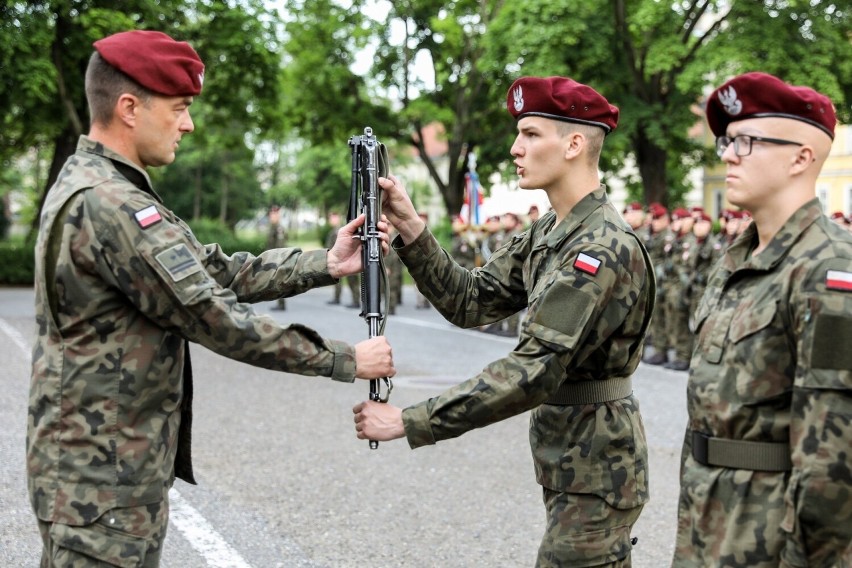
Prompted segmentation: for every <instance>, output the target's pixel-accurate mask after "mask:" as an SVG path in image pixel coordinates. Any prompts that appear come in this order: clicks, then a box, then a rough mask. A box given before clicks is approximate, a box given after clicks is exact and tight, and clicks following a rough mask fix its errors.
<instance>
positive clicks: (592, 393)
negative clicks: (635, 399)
mask: <svg viewBox="0 0 852 568" xmlns="http://www.w3.org/2000/svg"><path fill="white" fill-rule="evenodd" d="M632 392H633V383H632V381H631V380H630V377H619V378H616V379H602V380H596V381H570V380H566V381H565V382H563V383H562V385H560V387H559V388H558V389H557V390H556V392H555V393H553V394H552V395H551V396H550V398H548V399H547V400H546V401H544V404H553V405H557V406H572V405H575V404H595V403H598V402H609V401H611V400H618V399H620V398H625V397H628V396H630V394H631V393H632Z"/></svg>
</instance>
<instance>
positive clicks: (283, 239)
mask: <svg viewBox="0 0 852 568" xmlns="http://www.w3.org/2000/svg"><path fill="white" fill-rule="evenodd" d="M268 220H269V229H268V230H267V233H266V250H270V249H276V248H283V247H285V246H287V229H286V228H284V225H282V224H281V208H280V207H278V206H277V205H272V206H271V207H270V208H269V213H268ZM272 309H274V310H286V309H287V300H285V299H284V298H278V300H277V301H276V302H275V307H273V308H272Z"/></svg>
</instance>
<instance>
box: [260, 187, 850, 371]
mask: <svg viewBox="0 0 852 568" xmlns="http://www.w3.org/2000/svg"><path fill="white" fill-rule="evenodd" d="M623 215H624V218H625V220H626V221H627V222H628V223H629V224H630V226H631V227H633V230H634V231H636V233H637V234H638V235H640V237H642V239H643V241H644V243H645V247H646V248H647V249H648V253H649V254H650V256H651V260H652V262H653V263H654V269H655V272H656V278H657V307H656V310H655V313H654V317H653V318H652V320H651V328H650V330H649V333H648V339H647V341H646V343H647V344H648V345H650V346H651V347H652V348H653V352H652V353H650V354H649V355H648V356H647V357H645V359H644V361H645V362H646V363H649V364H651V365H662V366H663V367H665V368H667V369H673V370H678V371H683V370H686V369H688V368H689V358H690V357H691V355H692V346H693V343H692V338H693V334H692V332H693V330H694V323H695V322H694V321H692V315H693V314H694V313H695V308H696V307H697V305H698V301H699V300H700V299H701V296H702V294H703V293H704V288H705V286H706V285H707V276H708V274H709V271H710V267H711V266H712V265H713V264H714V263H715V262H716V260H718V259H719V257H721V255H722V253H723V252H724V250H725V249H726V248H727V247H728V246H729V245H730V244H731V243H732V242H733V240H734V239H735V238H736V237H737V235H739V234H740V233H742V232H743V231H744V230H745V228H746V227H747V226H748V224H749V222H750V221H751V217H749V215H748V213H747V212H745V211H734V210H725V211H723V213H722V215H721V216H720V217H719V225H720V231H719V233H718V234H714V233H713V222H712V219H711V218H710V216H709V215H707V214H706V213H705V212H704V209H703V208H701V207H697V206H696V207H691V208H690V209H688V210H687V209H685V208H677V209H675V210H674V211H672V212H671V213H670V212H669V211H668V210H667V209H666V208H665V207H664V206H662V205H660V204H659V203H652V204H651V205H649V206H648V208H647V209H644V208H643V207H642V205H641V204H640V203H638V202H634V203H631V204H630V205H628V206H627V207H626V208H625V209H624V211H623ZM280 217H281V212H280V209H279V208H278V206H275V205H273V206H272V207H270V208H269V231H268V237H267V242H266V247H267V248H281V247H284V246H287V231H286V229H285V227H284V225H283V224H282V223H281V222H280ZM538 217H539V210H538V207H536V206H535V205H533V206H532V207H530V210H529V214H528V219H527V222H526V223H522V222H521V219H520V218H519V217H518V215H516V214H514V213H505V214H504V215H502V216H493V217H489V218H488V219H487V220H486V222H485V224H484V225H481V226H478V227H472V226H470V225H468V224H466V223H465V222H464V221H463V220H461V219H460V218H459V217H454V218H453V225H452V226H453V242H452V248H451V254H452V255H453V258H454V259H455V260H456V261H457V262H458V263H459V264H460V265H462V266H464V267H465V268H468V269H473V268H476V267H479V266H482V265H483V264H485V262H486V261H487V260H488V258H489V257H490V256H491V254H492V252H493V251H495V250H497V249H498V248H500V246H502V245H503V244H504V243H506V242H508V241H509V240H511V239H512V237H514V236H515V235H517V234H518V233H520V232H521V231H523V230H524V229H525V228H526V227H528V226H529V225H530V224H531V223H532V222H534V221H535V220H536V219H538ZM831 219H832V221H834V222H836V223H837V224H839V225H841V226H843V227H846V228H847V230H849V231H852V215H850V216H849V217H847V216H846V215H844V214H843V213H841V212H835V213H833V214H832V215H831ZM424 220H426V219H424ZM328 221H329V225H330V227H331V230H330V231H329V233H328V235H327V238H326V243H325V246H326V248H331V246H333V244H334V241H335V239H336V238H337V231H338V229H339V228H340V226H341V223H342V219H341V217H340V215H339V214H338V213H331V214H330V215H329V220H328ZM385 269H386V271H387V274H388V284H389V293H390V294H389V296H390V297H389V303H388V304H389V313H390V314H394V313H396V306H398V305H400V304H402V281H403V274H402V271H403V264H402V262H401V261H400V260H399V257H398V256H397V255H396V253H395V252H393V249H391V252H389V253H388V255H387V256H386V257H385ZM344 280H345V283H346V286H347V287H348V288H349V290H350V293H351V302H350V303H349V304H348V306H349V307H351V308H359V307H360V282H359V278H358V275H354V276H347V277H346V278H345V279H344ZM342 290H343V282H338V283H337V284H335V286H334V293H333V296H332V299H331V300H329V301H328V303H329V304H340V303H341V295H342ZM416 296H417V297H416V308H417V309H427V308H429V302H428V301H426V299H425V298H424V297H423V295H422V294H420V293H419V292H416ZM273 309H277V310H284V309H286V301H285V300H284V299H283V298H281V299H279V300H278V301H277V303H276V305H275V306H274V308H273ZM520 318H521V314H520V313H518V314H515V315H514V316H511V317H508V318H506V319H504V320H502V321H499V322H496V323H493V324H491V325H488V326H483V327H482V328H480V331H483V332H485V333H491V334H495V335H500V336H504V337H515V336H517V334H518V327H519V325H520ZM672 351H673V352H674V358H673V359H671V360H670V357H669V355H670V353H671V352H672Z"/></svg>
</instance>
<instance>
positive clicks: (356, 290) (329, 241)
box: [325, 213, 361, 308]
mask: <svg viewBox="0 0 852 568" xmlns="http://www.w3.org/2000/svg"><path fill="white" fill-rule="evenodd" d="M340 222H341V219H340V213H331V214H330V215H329V216H328V224H329V225H330V226H331V230H330V231H329V232H328V234H327V235H326V236H325V248H327V249H330V248H331V247H333V246H334V243H336V242H337V233H338V231H340ZM344 281H345V282H346V287H347V288H349V293H350V295H351V296H352V301H351V302H350V303H349V304H348V307H350V308H360V307H361V277H360V275H359V274H352V275H350V276H346V277H345V278H342V279H340V280H338V281H337V282H335V283H334V293H333V295H332V298H331V300H329V301H328V302H326V303H328V304H339V303H340V296H341V294H342V292H343V282H344Z"/></svg>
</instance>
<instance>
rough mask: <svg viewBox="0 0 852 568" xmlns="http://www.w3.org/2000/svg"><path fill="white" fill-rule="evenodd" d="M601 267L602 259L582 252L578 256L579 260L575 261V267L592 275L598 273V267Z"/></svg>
mask: <svg viewBox="0 0 852 568" xmlns="http://www.w3.org/2000/svg"><path fill="white" fill-rule="evenodd" d="M600 267H601V261H599V260H598V259H596V258H593V257H591V256H589V255H587V254H585V253H582V252H581V253H580V255H579V256H578V257H577V260H575V261H574V268H576V269H577V270H582V271H583V272H586V273H588V274H591V275H592V276H594V275H595V274H597V273H598V269H599V268H600Z"/></svg>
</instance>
